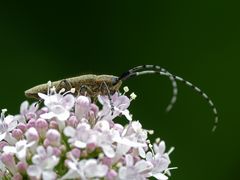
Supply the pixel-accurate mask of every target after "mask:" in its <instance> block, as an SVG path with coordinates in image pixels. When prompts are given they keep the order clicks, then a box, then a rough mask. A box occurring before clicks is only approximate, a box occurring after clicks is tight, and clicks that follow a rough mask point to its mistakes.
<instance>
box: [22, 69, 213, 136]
mask: <svg viewBox="0 0 240 180" xmlns="http://www.w3.org/2000/svg"><path fill="white" fill-rule="evenodd" d="M146 74H157V75H162V76H167V77H168V78H169V79H170V81H171V82H172V87H173V95H172V98H171V101H170V103H169V105H168V106H167V108H166V111H170V110H171V109H172V107H173V105H174V104H175V102H176V100H177V94H178V89H177V83H176V81H180V82H182V83H184V84H185V85H187V86H189V87H191V88H193V90H194V91H196V92H198V93H199V94H200V95H201V96H202V97H203V98H204V99H206V100H207V102H208V104H209V105H210V107H211V108H212V111H213V114H214V125H213V129H212V130H213V131H215V129H216V127H217V124H218V112H217V109H216V107H215V105H214V104H213V102H212V100H211V99H210V98H209V96H208V95H207V94H206V93H205V92H203V91H202V90H201V89H200V88H198V87H197V86H195V85H193V84H192V83H191V82H189V81H186V80H185V79H183V78H181V77H179V76H176V75H174V74H172V73H170V72H169V71H167V70H166V69H164V68H162V67H160V66H157V65H140V66H136V67H134V68H132V69H130V70H128V71H126V72H124V73H123V74H121V75H120V76H113V75H93V74H87V75H82V76H77V77H73V78H67V79H63V80H59V81H54V82H52V83H51V86H53V87H55V88H56V91H61V90H62V89H64V90H65V89H71V88H74V89H75V95H76V96H78V95H80V94H85V95H88V96H90V97H93V98H96V97H97V96H98V95H107V96H108V98H109V100H110V104H111V106H112V109H113V104H112V103H111V95H112V94H114V93H115V92H117V91H118V90H119V88H120V87H121V85H122V82H123V81H125V80H127V79H129V78H131V77H136V76H140V75H146ZM48 91H49V84H47V83H45V84H40V85H38V86H35V87H32V88H30V89H28V90H26V91H25V95H26V96H27V97H29V98H36V99H39V96H38V93H40V92H41V93H47V92H48Z"/></svg>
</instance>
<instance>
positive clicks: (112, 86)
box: [25, 74, 122, 99]
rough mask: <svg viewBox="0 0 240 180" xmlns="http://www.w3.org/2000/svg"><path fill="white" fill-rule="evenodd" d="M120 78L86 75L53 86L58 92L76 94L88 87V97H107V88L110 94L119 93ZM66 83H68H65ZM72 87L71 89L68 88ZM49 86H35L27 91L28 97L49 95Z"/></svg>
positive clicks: (58, 82)
mask: <svg viewBox="0 0 240 180" xmlns="http://www.w3.org/2000/svg"><path fill="white" fill-rule="evenodd" d="M117 79H118V77H116V76H112V75H94V74H86V75H82V76H77V77H72V78H67V79H64V80H58V81H54V82H52V83H51V86H54V87H55V88H56V91H57V92H58V91H60V90H61V89H62V88H65V89H66V88H75V92H76V94H77V95H78V94H80V93H81V92H80V91H81V88H82V87H83V86H85V87H87V89H86V91H87V94H88V96H91V97H96V96H97V95H107V93H108V91H107V90H106V86H107V88H108V89H109V92H110V93H111V94H113V93H114V92H116V91H118V89H119V88H120V86H121V84H122V81H118V82H117V83H116V81H117ZM64 82H67V84H66V83H64ZM66 86H70V87H66ZM48 88H49V85H48V84H47V83H45V84H40V85H37V86H34V87H32V88H30V89H28V90H26V91H25V95H26V97H29V98H35V99H39V96H38V93H39V92H41V93H45V94H46V93H47V91H48Z"/></svg>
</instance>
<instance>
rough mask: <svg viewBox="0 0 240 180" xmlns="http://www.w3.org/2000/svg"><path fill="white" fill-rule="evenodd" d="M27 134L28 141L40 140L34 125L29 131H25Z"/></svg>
mask: <svg viewBox="0 0 240 180" xmlns="http://www.w3.org/2000/svg"><path fill="white" fill-rule="evenodd" d="M25 135H26V138H27V140H28V142H30V141H38V140H39V135H38V132H37V130H36V129H35V128H34V127H31V128H30V129H28V130H27V132H26V133H25Z"/></svg>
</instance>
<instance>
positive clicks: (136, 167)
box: [119, 154, 153, 180]
mask: <svg viewBox="0 0 240 180" xmlns="http://www.w3.org/2000/svg"><path fill="white" fill-rule="evenodd" d="M125 162H126V166H123V167H120V169H119V179H122V180H126V179H131V180H145V179H146V178H147V177H149V173H150V172H151V170H152V168H153V165H152V164H151V163H150V162H147V161H145V160H140V161H138V162H136V163H135V164H134V160H133V157H132V156H131V155H129V154H127V155H126V157H125Z"/></svg>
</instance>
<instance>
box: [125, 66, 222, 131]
mask: <svg viewBox="0 0 240 180" xmlns="http://www.w3.org/2000/svg"><path fill="white" fill-rule="evenodd" d="M145 74H158V75H163V76H168V77H170V76H171V77H173V78H174V79H175V80H178V81H180V82H182V83H184V84H185V85H187V86H189V87H191V88H193V90H194V91H196V92H198V93H199V94H200V95H201V96H202V97H203V98H204V99H205V100H206V101H207V102H208V104H209V105H210V107H211V108H212V111H213V114H214V125H213V128H212V131H215V129H216V128H217V124H218V120H219V118H218V112H217V109H216V107H215V105H214V103H213V101H212V100H211V99H210V98H209V96H208V95H207V94H206V93H205V92H203V91H202V90H201V89H200V88H198V87H197V86H195V85H194V84H192V83H191V82H189V81H186V80H185V79H183V78H181V77H179V76H175V75H172V74H170V73H168V72H162V71H160V72H159V71H154V70H149V71H141V72H132V73H130V74H129V75H128V77H127V78H125V80H127V79H128V78H130V77H134V76H139V75H145Z"/></svg>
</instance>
